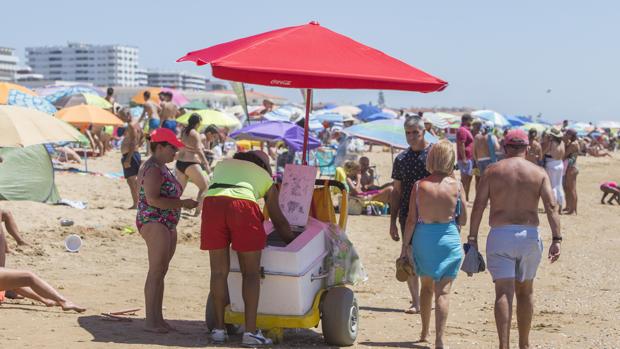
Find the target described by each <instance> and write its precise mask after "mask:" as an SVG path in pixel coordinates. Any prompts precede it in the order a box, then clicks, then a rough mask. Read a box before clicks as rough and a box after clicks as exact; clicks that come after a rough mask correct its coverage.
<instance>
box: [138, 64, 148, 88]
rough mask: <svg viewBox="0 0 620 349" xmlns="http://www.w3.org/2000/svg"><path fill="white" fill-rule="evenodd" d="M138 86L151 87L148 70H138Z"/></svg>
mask: <svg viewBox="0 0 620 349" xmlns="http://www.w3.org/2000/svg"><path fill="white" fill-rule="evenodd" d="M136 84H137V85H136V86H148V85H149V76H148V74H147V71H146V69H143V68H138V69H136Z"/></svg>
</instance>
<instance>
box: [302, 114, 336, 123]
mask: <svg viewBox="0 0 620 349" xmlns="http://www.w3.org/2000/svg"><path fill="white" fill-rule="evenodd" d="M312 119H316V120H318V121H319V122H323V121H327V122H329V123H334V122H339V123H342V122H343V119H344V117H343V116H342V114H336V113H316V114H311V115H310V120H312Z"/></svg>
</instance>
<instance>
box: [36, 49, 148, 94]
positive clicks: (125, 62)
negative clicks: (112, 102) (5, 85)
mask: <svg viewBox="0 0 620 349" xmlns="http://www.w3.org/2000/svg"><path fill="white" fill-rule="evenodd" d="M138 58H139V49H138V48H137V47H134V46H126V45H91V44H84V43H72V42H70V43H68V44H67V45H66V46H40V47H27V48H26V60H27V64H28V66H30V67H31V68H32V71H33V72H34V73H37V74H43V76H45V79H47V80H65V81H77V82H81V83H91V84H93V85H97V86H127V87H133V86H140V85H139V83H140V82H141V80H140V79H141V77H140V76H139V74H138V72H139V68H138V65H139V63H138V62H139V59H138Z"/></svg>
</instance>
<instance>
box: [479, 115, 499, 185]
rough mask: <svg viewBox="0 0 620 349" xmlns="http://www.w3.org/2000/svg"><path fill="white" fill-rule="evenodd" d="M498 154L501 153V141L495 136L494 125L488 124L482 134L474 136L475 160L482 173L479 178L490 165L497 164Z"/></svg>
mask: <svg viewBox="0 0 620 349" xmlns="http://www.w3.org/2000/svg"><path fill="white" fill-rule="evenodd" d="M497 152H499V141H498V140H497V137H495V135H494V134H493V124H492V123H486V124H485V125H484V127H483V128H482V132H479V133H478V134H477V135H476V136H474V160H475V162H476V166H477V168H478V170H479V171H480V175H479V177H482V176H483V175H484V171H485V170H486V169H487V167H488V166H489V165H491V164H492V163H495V162H497V155H496V154H497ZM478 183H479V181H478V182H477V184H478Z"/></svg>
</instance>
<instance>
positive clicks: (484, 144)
mask: <svg viewBox="0 0 620 349" xmlns="http://www.w3.org/2000/svg"><path fill="white" fill-rule="evenodd" d="M490 156H491V154H490V153H489V144H488V141H487V135H483V134H481V133H478V134H477V135H476V137H474V159H476V160H478V159H483V158H488V157H490Z"/></svg>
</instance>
